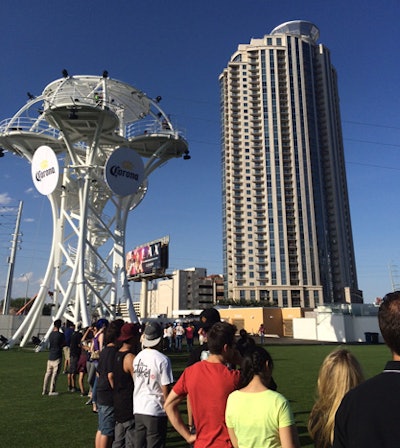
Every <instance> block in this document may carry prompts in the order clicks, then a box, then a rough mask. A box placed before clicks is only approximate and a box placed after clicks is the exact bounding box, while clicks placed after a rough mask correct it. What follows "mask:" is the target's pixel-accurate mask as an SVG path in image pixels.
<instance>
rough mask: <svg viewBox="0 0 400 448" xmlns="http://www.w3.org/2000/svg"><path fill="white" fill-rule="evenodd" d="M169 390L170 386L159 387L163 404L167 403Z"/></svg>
mask: <svg viewBox="0 0 400 448" xmlns="http://www.w3.org/2000/svg"><path fill="white" fill-rule="evenodd" d="M170 389H171V385H170V384H167V385H166V386H161V390H162V394H163V396H164V403H165V402H166V401H167V398H168V395H169V391H170Z"/></svg>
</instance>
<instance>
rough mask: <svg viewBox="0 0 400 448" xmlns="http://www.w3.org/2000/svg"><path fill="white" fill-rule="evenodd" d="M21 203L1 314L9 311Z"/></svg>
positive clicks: (12, 243) (20, 204) (19, 209)
mask: <svg viewBox="0 0 400 448" xmlns="http://www.w3.org/2000/svg"><path fill="white" fill-rule="evenodd" d="M22 205H23V202H22V201H20V202H19V207H18V215H17V221H16V223H15V231H14V233H13V239H12V240H11V255H10V257H9V259H8V274H7V283H6V289H5V295H4V301H3V315H6V314H8V313H9V311H10V300H11V290H12V283H13V277H14V266H15V257H16V255H17V248H18V243H19V236H20V233H19V226H20V223H21V215H22Z"/></svg>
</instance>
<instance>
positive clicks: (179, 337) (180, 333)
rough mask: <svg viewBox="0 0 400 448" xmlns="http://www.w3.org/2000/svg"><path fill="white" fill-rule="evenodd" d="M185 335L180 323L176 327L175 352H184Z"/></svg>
mask: <svg viewBox="0 0 400 448" xmlns="http://www.w3.org/2000/svg"><path fill="white" fill-rule="evenodd" d="M184 334H185V329H184V328H183V326H182V324H181V322H178V324H177V325H176V327H175V350H176V351H177V352H181V351H182V341H183V336H184Z"/></svg>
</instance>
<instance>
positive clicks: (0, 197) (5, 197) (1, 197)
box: [0, 193, 12, 205]
mask: <svg viewBox="0 0 400 448" xmlns="http://www.w3.org/2000/svg"><path fill="white" fill-rule="evenodd" d="M11 201H12V198H11V196H10V195H9V194H8V193H0V205H8V204H10V202H11Z"/></svg>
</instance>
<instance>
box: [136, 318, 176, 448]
mask: <svg viewBox="0 0 400 448" xmlns="http://www.w3.org/2000/svg"><path fill="white" fill-rule="evenodd" d="M162 336H163V330H162V328H161V326H160V324H159V323H158V322H155V321H153V322H148V323H147V324H146V327H145V329H144V333H143V337H142V346H143V350H142V351H141V352H139V353H138V354H137V356H136V357H135V359H134V361H133V371H134V383H135V387H134V391H133V409H134V414H135V436H134V439H135V446H137V447H142V446H147V447H148V448H150V447H151V448H162V447H165V443H166V438H167V423H168V419H167V415H166V413H165V411H164V403H165V400H166V398H167V396H168V393H169V389H170V385H171V384H172V383H173V382H174V378H173V374H172V366H171V361H170V359H169V358H168V357H167V356H165V355H164V354H163V353H161V352H160V351H159V349H161V340H162Z"/></svg>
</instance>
